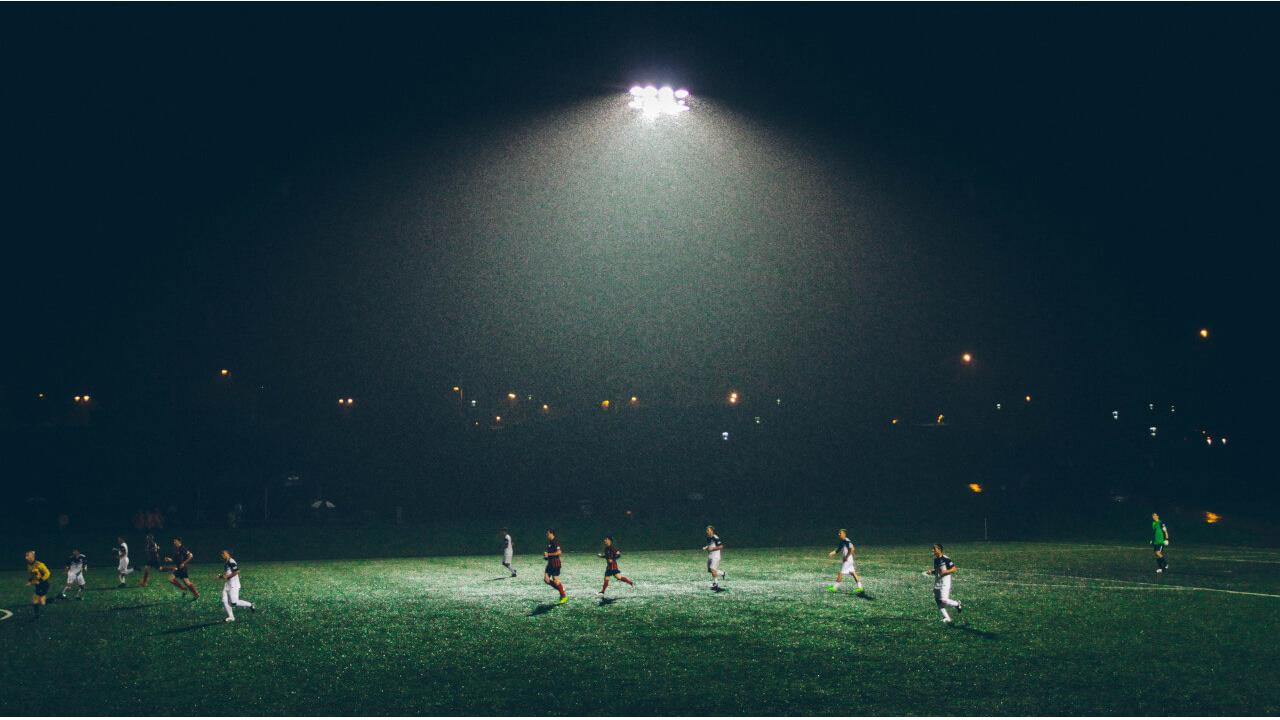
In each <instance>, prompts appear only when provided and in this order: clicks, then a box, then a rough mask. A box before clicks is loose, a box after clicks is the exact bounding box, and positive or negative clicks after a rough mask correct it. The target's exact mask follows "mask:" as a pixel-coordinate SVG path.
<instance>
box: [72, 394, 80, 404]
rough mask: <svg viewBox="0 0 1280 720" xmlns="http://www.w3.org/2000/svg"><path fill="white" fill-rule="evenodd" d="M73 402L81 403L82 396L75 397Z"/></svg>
mask: <svg viewBox="0 0 1280 720" xmlns="http://www.w3.org/2000/svg"><path fill="white" fill-rule="evenodd" d="M71 401H72V402H80V396H79V395H77V396H75V397H73V398H71Z"/></svg>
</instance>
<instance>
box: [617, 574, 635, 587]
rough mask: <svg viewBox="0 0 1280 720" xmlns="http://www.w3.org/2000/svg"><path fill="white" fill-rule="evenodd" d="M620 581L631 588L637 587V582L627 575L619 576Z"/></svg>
mask: <svg viewBox="0 0 1280 720" xmlns="http://www.w3.org/2000/svg"><path fill="white" fill-rule="evenodd" d="M618 580H620V581H622V582H624V583H626V584H628V585H630V586H631V587H635V586H636V584H635V581H633V580H632V579H631V578H629V577H627V576H626V575H621V574H620V575H618Z"/></svg>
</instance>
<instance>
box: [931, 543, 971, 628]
mask: <svg viewBox="0 0 1280 720" xmlns="http://www.w3.org/2000/svg"><path fill="white" fill-rule="evenodd" d="M924 574H925V575H932V576H933V600H934V602H936V603H937V604H938V610H940V611H941V612H942V622H944V623H949V622H951V615H950V614H949V613H948V612H947V608H949V607H953V608H955V609H956V612H957V613H961V612H964V605H961V604H960V601H959V600H952V599H951V576H952V575H955V574H956V564H955V563H954V562H951V558H949V557H947V556H946V555H945V554H944V553H943V552H942V543H934V544H933V569H932V570H925V571H924Z"/></svg>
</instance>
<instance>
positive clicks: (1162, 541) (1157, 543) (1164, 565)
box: [1151, 513, 1169, 575]
mask: <svg viewBox="0 0 1280 720" xmlns="http://www.w3.org/2000/svg"><path fill="white" fill-rule="evenodd" d="M1151 549H1153V550H1155V551H1156V574H1157V575H1158V574H1160V573H1162V572H1164V571H1165V570H1168V569H1169V558H1168V557H1167V555H1168V553H1169V528H1168V527H1167V526H1166V525H1165V524H1164V522H1162V521H1161V520H1160V513H1151Z"/></svg>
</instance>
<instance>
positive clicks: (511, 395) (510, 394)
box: [507, 392, 516, 400]
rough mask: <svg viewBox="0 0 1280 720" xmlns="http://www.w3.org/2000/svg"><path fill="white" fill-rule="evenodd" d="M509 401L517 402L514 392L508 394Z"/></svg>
mask: <svg viewBox="0 0 1280 720" xmlns="http://www.w3.org/2000/svg"><path fill="white" fill-rule="evenodd" d="M507 399H508V400H515V399H516V394H515V393H513V392H511V393H507Z"/></svg>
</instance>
